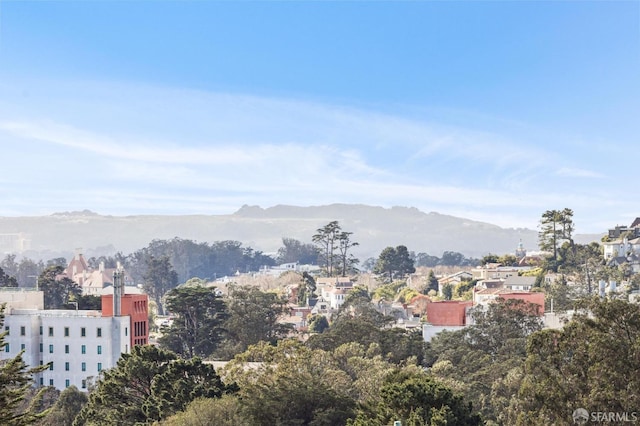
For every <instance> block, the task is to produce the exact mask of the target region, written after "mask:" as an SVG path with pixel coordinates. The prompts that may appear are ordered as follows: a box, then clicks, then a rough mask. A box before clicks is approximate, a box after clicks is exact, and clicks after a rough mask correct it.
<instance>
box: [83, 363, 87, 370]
mask: <svg viewBox="0 0 640 426" xmlns="http://www.w3.org/2000/svg"><path fill="white" fill-rule="evenodd" d="M82 371H87V363H86V362H83V363H82Z"/></svg>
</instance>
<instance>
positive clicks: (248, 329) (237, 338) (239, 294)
mask: <svg viewBox="0 0 640 426" xmlns="http://www.w3.org/2000/svg"><path fill="white" fill-rule="evenodd" d="M228 289H229V292H228V297H227V299H226V301H227V306H228V311H229V317H228V319H227V320H226V321H225V322H224V328H225V330H226V332H227V334H226V338H227V341H226V342H225V347H226V351H227V353H226V354H225V355H226V356H225V357H229V356H232V355H235V354H236V353H240V352H243V351H245V350H246V349H247V348H248V347H249V346H250V345H255V344H256V343H258V342H262V341H264V342H269V343H271V344H274V343H275V342H276V341H278V340H280V339H282V338H284V337H285V336H287V335H288V334H289V333H291V332H292V331H293V330H292V328H291V327H290V326H288V325H287V324H281V323H280V322H279V321H278V320H279V318H280V317H281V316H282V315H283V314H284V312H285V307H286V301H285V300H284V299H282V298H281V297H279V296H278V295H277V294H275V293H271V292H263V291H260V289H258V288H256V287H251V286H230V287H228ZM229 351H231V353H229Z"/></svg>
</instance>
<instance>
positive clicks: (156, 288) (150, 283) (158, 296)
mask: <svg viewBox="0 0 640 426" xmlns="http://www.w3.org/2000/svg"><path fill="white" fill-rule="evenodd" d="M177 285H178V274H177V273H176V271H175V270H174V269H173V265H171V262H170V260H169V257H167V256H164V257H161V258H156V257H153V256H151V257H150V258H148V259H147V272H146V274H145V275H144V284H143V287H144V290H145V291H146V292H147V294H148V295H149V296H151V298H152V299H153V300H154V301H155V302H156V305H157V306H158V311H159V313H160V314H164V305H163V303H162V297H163V296H164V295H165V293H167V292H168V291H169V290H171V289H173V288H175V287H176V286H177Z"/></svg>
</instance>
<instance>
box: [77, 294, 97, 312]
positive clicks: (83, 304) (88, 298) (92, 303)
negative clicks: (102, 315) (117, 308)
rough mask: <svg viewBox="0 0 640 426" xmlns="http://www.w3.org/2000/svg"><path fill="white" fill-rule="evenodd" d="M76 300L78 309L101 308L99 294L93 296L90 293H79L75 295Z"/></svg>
mask: <svg viewBox="0 0 640 426" xmlns="http://www.w3.org/2000/svg"><path fill="white" fill-rule="evenodd" d="M76 302H78V309H81V310H82V309H87V310H95V311H100V310H102V298H101V297H100V296H94V295H91V294H81V295H80V296H77V297H76Z"/></svg>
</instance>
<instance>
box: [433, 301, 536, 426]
mask: <svg viewBox="0 0 640 426" xmlns="http://www.w3.org/2000/svg"><path fill="white" fill-rule="evenodd" d="M472 315H473V318H474V324H473V325H471V326H468V327H466V328H465V329H463V330H460V331H456V332H442V333H439V334H438V335H437V336H435V337H434V338H433V339H432V340H431V342H430V343H429V345H428V348H427V351H426V358H427V364H431V369H430V371H431V372H432V374H433V375H434V376H436V377H437V378H439V379H441V380H443V381H446V383H449V384H451V385H452V386H454V387H455V388H456V389H457V390H459V391H460V392H462V393H464V395H465V398H466V399H467V400H469V401H470V402H472V403H473V407H474V410H477V412H479V413H480V414H481V415H482V417H483V419H484V420H487V421H493V422H498V421H500V422H503V423H504V424H511V423H509V422H504V419H502V414H503V413H502V412H501V407H503V406H504V405H505V403H504V396H503V394H504V393H505V392H498V391H497V390H496V392H495V393H494V392H493V390H494V388H497V387H503V388H504V387H505V385H506V384H511V383H515V384H514V385H511V386H515V387H517V386H518V384H517V383H518V381H519V380H520V379H521V369H522V367H523V365H524V360H525V357H526V347H527V338H528V337H529V336H530V335H531V334H533V333H534V332H536V331H538V330H540V329H541V328H542V321H541V319H540V316H539V306H538V305H535V304H532V303H528V302H524V301H522V300H516V299H513V300H505V299H501V298H499V299H497V300H496V302H494V303H491V304H489V305H488V306H487V307H486V308H484V309H482V308H480V309H477V308H476V310H475V311H474V312H473V314H472ZM508 398H510V395H509V396H508ZM508 398H507V399H508ZM507 405H508V403H507ZM500 419H502V420H500Z"/></svg>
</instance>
